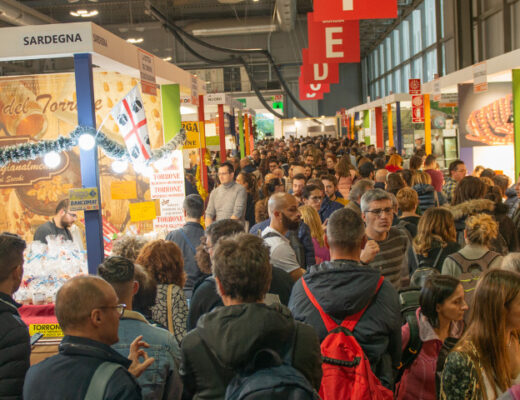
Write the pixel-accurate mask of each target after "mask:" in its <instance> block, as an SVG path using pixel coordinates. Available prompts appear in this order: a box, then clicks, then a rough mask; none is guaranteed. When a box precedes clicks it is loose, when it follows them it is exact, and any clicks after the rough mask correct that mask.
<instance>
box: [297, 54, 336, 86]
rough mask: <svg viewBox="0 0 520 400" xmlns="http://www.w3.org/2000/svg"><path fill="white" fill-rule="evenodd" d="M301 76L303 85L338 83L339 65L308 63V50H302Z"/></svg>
mask: <svg viewBox="0 0 520 400" xmlns="http://www.w3.org/2000/svg"><path fill="white" fill-rule="evenodd" d="M302 58H303V65H302V75H303V82H304V83H338V82H339V64H336V63H312V64H311V63H310V62H309V49H302Z"/></svg>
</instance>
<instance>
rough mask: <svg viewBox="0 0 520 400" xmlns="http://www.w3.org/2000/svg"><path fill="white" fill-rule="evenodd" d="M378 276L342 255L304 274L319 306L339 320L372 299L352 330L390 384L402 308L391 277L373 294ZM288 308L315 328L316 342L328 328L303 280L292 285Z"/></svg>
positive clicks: (374, 367)
mask: <svg viewBox="0 0 520 400" xmlns="http://www.w3.org/2000/svg"><path fill="white" fill-rule="evenodd" d="M380 276H381V274H380V272H379V271H377V270H374V269H371V268H369V267H365V266H361V265H360V264H358V263H356V262H354V261H343V260H342V261H326V262H324V263H321V264H320V265H315V266H313V267H311V269H310V271H309V273H307V274H306V275H304V277H303V278H302V279H305V283H306V284H307V286H308V287H309V289H310V291H311V292H312V294H313V295H314V297H316V300H317V301H318V303H319V304H320V305H321V307H322V308H323V310H324V311H325V312H326V313H327V314H329V315H330V316H331V317H332V318H333V319H334V320H335V321H336V322H337V323H338V324H340V323H341V322H342V321H343V320H344V319H345V318H346V317H347V316H350V315H354V314H356V313H357V312H359V311H361V310H362V309H363V308H364V307H365V306H366V305H367V304H369V303H370V302H371V301H372V302H371V305H370V306H369V307H368V308H367V310H366V312H365V313H364V314H363V316H362V317H361V319H360V321H359V323H358V324H357V326H356V328H355V329H354V331H353V334H354V337H355V338H356V340H357V341H358V343H359V344H360V346H361V348H362V349H363V351H364V352H365V354H366V356H367V357H368V359H369V361H370V366H371V367H372V370H373V371H374V373H375V374H376V376H377V377H378V378H379V379H380V380H381V383H382V384H383V385H385V386H386V387H388V388H393V385H394V375H395V373H396V372H397V367H398V366H399V363H400V362H401V312H400V308H399V300H398V297H397V292H396V290H395V289H394V287H393V286H392V284H391V283H390V282H388V281H386V280H385V281H384V282H383V285H382V286H381V289H380V290H379V292H378V294H377V295H376V296H375V297H373V294H374V293H375V289H376V287H377V283H378V281H379V278H380ZM289 309H290V310H291V311H292V313H293V315H294V318H295V319H296V320H298V321H302V322H305V323H307V324H309V325H311V326H312V327H314V329H315V330H316V332H317V334H318V337H319V338H320V341H323V339H325V337H326V336H327V330H326V328H325V325H324V324H323V321H322V319H321V316H320V314H319V312H318V310H317V309H316V308H315V307H314V305H313V304H312V303H311V301H310V300H309V298H308V297H307V294H306V293H305V291H304V289H303V286H302V283H301V279H300V280H299V281H298V282H296V283H295V284H294V287H293V291H292V293H291V299H290V300H289Z"/></svg>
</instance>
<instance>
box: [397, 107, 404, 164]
mask: <svg viewBox="0 0 520 400" xmlns="http://www.w3.org/2000/svg"><path fill="white" fill-rule="evenodd" d="M395 122H396V125H397V132H396V133H397V135H396V136H397V137H396V147H397V153H398V154H401V155H402V152H403V129H402V125H401V102H399V101H398V102H396V103H395Z"/></svg>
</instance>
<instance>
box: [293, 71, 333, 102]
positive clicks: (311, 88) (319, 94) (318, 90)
mask: <svg viewBox="0 0 520 400" xmlns="http://www.w3.org/2000/svg"><path fill="white" fill-rule="evenodd" d="M301 72H302V71H301V69H300V78H299V79H298V86H299V87H300V100H321V99H323V94H324V93H328V92H330V85H329V84H328V83H316V84H306V83H305V82H303V76H302V73H301Z"/></svg>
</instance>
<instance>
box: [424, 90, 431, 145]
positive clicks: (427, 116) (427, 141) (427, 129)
mask: <svg viewBox="0 0 520 400" xmlns="http://www.w3.org/2000/svg"><path fill="white" fill-rule="evenodd" d="M424 149H425V151H426V154H432V114H431V109H430V95H429V94H425V95H424Z"/></svg>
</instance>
